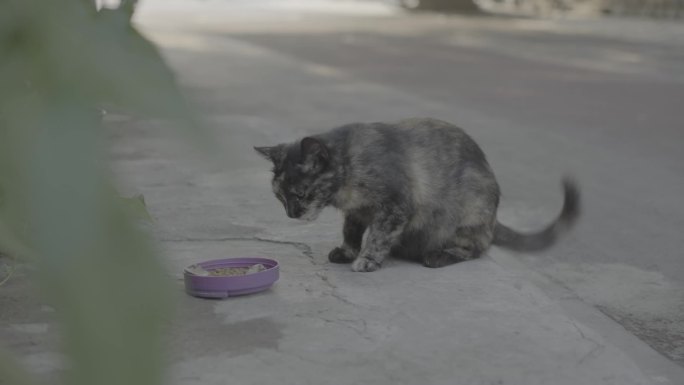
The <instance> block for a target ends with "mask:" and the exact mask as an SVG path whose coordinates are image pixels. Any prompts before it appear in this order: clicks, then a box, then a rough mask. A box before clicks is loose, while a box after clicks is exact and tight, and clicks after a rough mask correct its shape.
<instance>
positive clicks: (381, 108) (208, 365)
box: [112, 31, 684, 385]
mask: <svg viewBox="0 0 684 385" xmlns="http://www.w3.org/2000/svg"><path fill="white" fill-rule="evenodd" d="M148 32H149V33H150V36H152V37H153V39H155V40H156V41H157V42H159V43H160V44H161V46H162V47H163V48H164V52H165V54H166V55H167V57H168V58H169V60H170V63H171V65H172V66H173V67H174V68H175V69H176V71H177V73H178V74H179V76H180V81H181V83H182V84H183V86H184V87H185V88H186V89H187V90H188V91H189V92H190V93H191V94H192V95H193V96H194V98H195V100H197V101H198V102H199V106H200V108H201V109H202V111H203V112H204V113H205V114H206V116H207V118H208V120H209V121H211V122H212V123H213V127H214V131H213V133H214V134H215V141H216V142H217V143H219V144H220V145H221V146H222V148H224V149H225V152H224V154H223V155H224V156H225V159H224V161H225V162H226V163H224V164H223V165H218V166H217V165H215V164H212V165H209V166H208V165H206V164H204V163H202V162H201V161H197V159H194V158H193V157H192V156H187V157H186V156H181V155H180V154H181V153H182V151H181V149H182V148H183V147H179V145H178V143H175V142H174V141H173V140H171V139H169V137H170V132H168V129H167V128H165V127H164V126H163V125H160V124H154V123H152V122H145V121H128V120H125V119H124V120H122V121H119V122H113V123H112V124H113V125H114V126H118V127H115V130H114V132H115V133H117V134H115V135H114V142H115V147H114V154H113V155H114V157H115V159H116V165H117V172H118V174H119V175H121V176H122V180H123V181H124V182H125V184H127V185H128V186H129V187H130V188H131V189H132V190H135V191H138V192H142V193H144V194H145V197H146V200H147V202H148V205H149V208H150V210H151V212H152V214H153V216H154V217H155V218H156V219H157V222H158V229H157V238H158V239H159V241H160V242H161V245H162V247H163V249H164V250H165V257H166V260H167V262H168V265H169V268H170V271H171V274H172V275H176V276H177V278H180V272H181V271H182V269H183V268H184V267H185V266H187V265H189V264H192V263H194V262H198V261H202V260H207V259H212V258H219V257H226V256H245V255H260V256H268V257H273V258H276V259H278V260H279V261H280V262H281V264H282V276H281V280H280V282H279V283H278V284H277V285H276V286H275V287H274V288H273V289H272V290H271V291H269V292H265V293H262V294H259V295H254V296H249V297H243V298H234V299H229V300H225V301H205V300H199V299H195V298H191V297H188V296H185V295H184V294H183V293H182V289H183V288H182V281H181V280H180V279H179V280H178V286H177V289H178V293H179V295H180V296H181V303H180V307H179V314H178V318H177V320H176V322H175V327H174V330H173V333H172V334H171V335H170V336H169V343H170V345H171V347H172V348H171V350H170V357H169V359H170V360H171V362H172V373H171V376H172V378H171V383H177V384H225V383H236V384H260V385H263V384H293V385H294V384H297V385H301V384H317V385H318V384H331V385H332V384H335V385H341V384H407V385H408V384H418V383H422V384H520V385H530V384H553V385H562V384H568V385H579V384H587V385H596V384H620V385H625V384H676V383H681V382H682V380H683V379H684V376H683V375H682V370H681V368H679V367H677V366H676V365H674V364H672V363H670V362H669V361H667V360H665V359H664V358H662V357H661V356H659V355H658V354H657V353H655V352H654V351H652V350H651V349H650V348H648V347H647V346H646V345H644V344H643V343H641V342H639V341H638V340H636V339H635V338H634V337H632V336H631V335H629V334H628V333H626V332H624V331H623V330H622V329H621V328H620V326H618V325H617V324H613V323H612V322H610V321H608V320H607V319H606V318H605V317H602V316H601V315H600V314H596V312H592V310H590V309H589V308H588V307H586V306H585V307H582V305H581V304H579V301H575V302H573V300H574V299H573V298H567V297H564V296H565V295H566V294H563V293H562V292H561V291H554V290H557V289H558V288H555V289H549V288H550V286H549V285H551V286H553V284H551V283H549V282H546V281H544V282H542V283H541V284H542V286H544V285H547V286H545V289H544V291H543V290H542V289H540V287H539V286H538V284H539V283H540V282H541V281H539V282H537V284H534V283H533V282H531V281H530V278H531V275H530V274H531V273H530V272H529V271H526V270H525V269H524V268H521V267H520V266H518V265H516V264H515V262H513V260H512V259H510V258H509V257H507V255H506V254H505V253H503V252H501V251H498V250H492V252H491V253H490V256H487V257H485V258H482V259H480V260H477V261H473V262H468V263H463V264H459V265H455V266H451V267H448V268H444V269H439V270H430V269H425V268H423V267H421V266H418V265H412V264H407V263H400V262H396V261H390V262H389V263H387V264H386V266H385V267H384V268H383V269H381V270H380V271H378V272H375V273H370V274H359V273H353V272H351V271H350V270H349V268H348V266H340V265H332V264H329V263H327V260H326V255H327V252H328V251H329V250H330V249H331V248H333V247H334V246H336V245H337V244H338V242H340V239H341V234H340V229H341V227H340V226H341V222H340V219H339V217H338V215H337V214H336V213H334V212H332V211H331V212H326V213H325V214H324V215H323V216H322V217H321V218H320V219H319V220H318V221H317V222H315V223H313V224H302V223H299V222H296V221H292V220H290V219H288V218H287V217H286V216H285V215H284V212H283V209H282V207H281V206H280V204H279V203H278V202H277V200H276V199H275V198H274V197H273V196H272V193H271V192H270V184H269V172H268V168H269V165H268V164H266V163H265V162H264V161H263V160H262V159H260V158H259V157H258V155H256V154H255V153H253V150H252V148H251V147H252V146H253V145H267V144H273V143H277V142H280V141H284V140H290V139H292V138H295V137H298V136H301V135H304V134H306V133H310V132H314V131H315V130H320V129H322V128H324V127H332V126H334V125H336V124H340V123H344V122H345V121H346V120H347V119H349V117H354V119H357V120H373V119H378V118H383V119H395V118H400V117H404V116H410V115H431V114H435V115H440V113H442V114H443V113H444V111H446V110H447V109H449V108H451V107H450V106H444V105H440V104H436V103H434V102H427V101H425V100H422V99H420V98H417V97H414V96H412V95H408V94H405V93H402V92H399V91H397V90H394V89H390V88H387V87H383V86H379V85H374V84H372V83H368V82H362V81H357V80H354V79H352V78H348V77H346V76H345V75H344V74H341V73H336V72H335V71H333V70H331V69H329V68H327V67H320V66H315V65H307V64H306V63H301V62H297V61H296V60H294V59H292V58H290V57H287V56H283V55H280V54H276V53H274V52H271V51H268V50H264V49H261V48H259V47H256V46H252V45H249V44H246V43H243V42H238V41H235V40H232V39H228V38H224V37H217V36H213V37H212V36H204V35H192V34H185V33H184V34H173V33H169V32H155V31H148ZM284 101H287V102H286V103H285V102H284ZM322 101H325V105H328V106H329V105H335V106H336V108H335V109H334V110H330V109H325V108H320V107H319V106H320V104H319V103H321V102H322ZM481 118H482V119H483V121H485V120H486V117H484V116H483V117H481ZM114 120H116V119H114ZM555 210H557V207H556V206H551V205H549V206H548V207H545V208H544V209H543V210H542V211H543V212H542V213H541V214H539V215H542V216H548V217H549V218H550V217H551V216H552V215H553V213H554V212H555ZM534 279H541V278H539V277H535V278H534ZM549 293H556V294H557V295H555V296H554V295H553V294H549ZM558 293H561V294H558ZM569 303H570V304H571V305H570V306H568V304H569ZM578 314H582V315H583V316H581V317H577V315H578ZM576 317H577V318H582V320H583V321H582V322H580V321H578V319H576ZM596 319H599V321H596ZM592 320H594V321H592ZM606 325H608V326H607V328H608V329H610V330H608V331H607V332H605V330H606Z"/></svg>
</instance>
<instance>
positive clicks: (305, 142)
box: [301, 136, 330, 169]
mask: <svg viewBox="0 0 684 385" xmlns="http://www.w3.org/2000/svg"><path fill="white" fill-rule="evenodd" d="M301 151H302V164H303V165H304V166H307V168H309V169H320V168H322V167H325V166H326V165H327V164H328V161H329V160H330V151H329V150H328V147H327V146H326V145H325V143H323V142H321V141H320V140H319V139H316V138H312V137H310V136H308V137H306V138H304V139H302V143H301Z"/></svg>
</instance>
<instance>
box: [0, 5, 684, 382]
mask: <svg viewBox="0 0 684 385" xmlns="http://www.w3.org/2000/svg"><path fill="white" fill-rule="evenodd" d="M65 4H67V5H64V6H57V5H49V6H48V5H45V4H44V3H42V2H39V1H25V2H21V1H8V2H6V4H4V5H2V6H0V39H1V40H0V53H1V54H2V56H0V60H1V61H2V63H1V64H2V66H1V67H0V75H1V77H0V79H2V81H3V83H2V85H0V88H2V90H0V106H1V107H2V109H0V119H1V120H0V123H2V127H0V129H2V130H3V131H2V135H3V139H0V140H3V143H2V144H0V145H1V146H2V147H0V150H1V151H0V153H2V156H3V158H2V159H3V168H2V169H1V171H2V175H0V176H1V177H2V178H0V187H2V190H0V191H2V192H3V195H0V208H3V210H4V211H3V216H2V220H3V221H2V223H0V224H2V228H0V235H2V237H0V246H1V247H2V249H0V251H2V253H1V254H2V255H0V266H1V268H0V281H2V280H3V277H7V278H8V279H7V280H6V281H5V282H3V284H2V285H1V286H0V322H2V325H0V326H3V328H2V330H0V342H1V343H2V344H3V345H4V347H7V348H9V349H8V351H10V352H12V353H5V356H6V358H7V360H5V365H4V367H3V365H0V369H2V370H3V371H4V372H0V373H5V374H6V375H7V377H5V378H6V379H7V378H10V379H11V380H10V381H9V382H6V383H8V384H11V385H18V384H24V383H25V384H29V383H34V382H33V380H32V379H29V377H30V376H31V375H30V374H27V373H25V372H24V371H22V370H21V369H17V368H18V367H21V366H22V362H23V365H24V366H25V367H28V368H29V369H31V370H28V372H31V371H33V372H36V371H37V372H38V373H43V374H46V373H53V372H54V371H61V370H62V369H64V367H65V365H63V364H60V363H59V362H61V361H60V359H58V358H55V356H54V355H52V353H50V354H44V350H45V349H44V346H46V345H47V346H52V345H51V344H53V343H54V341H53V340H52V339H51V338H52V337H50V338H47V337H43V336H42V334H41V332H40V330H39V331H37V332H36V331H35V330H34V329H31V327H29V329H28V332H27V331H26V330H25V329H22V328H19V329H17V328H16V327H15V326H12V325H15V324H17V323H18V322H21V323H22V324H30V325H43V322H48V321H46V320H52V319H53V317H54V316H53V315H52V311H53V310H52V309H53V305H54V304H56V305H54V306H55V307H57V308H59V307H60V306H61V307H63V308H65V309H67V311H65V312H63V313H61V316H60V317H58V320H59V322H61V324H62V325H67V326H65V327H63V328H62V329H61V330H60V332H61V333H63V337H62V338H63V340H64V341H72V342H71V343H66V344H64V346H65V347H64V349H65V351H66V352H67V353H68V354H70V355H71V356H73V357H74V358H73V362H75V363H77V362H79V360H82V362H83V364H82V365H81V366H79V365H74V366H73V367H74V368H75V369H74V370H72V372H73V373H76V374H73V375H72V377H67V378H68V380H67V383H74V384H76V383H78V384H81V383H82V384H86V383H90V384H92V383H98V384H107V383H112V384H114V383H123V382H128V383H139V384H146V385H149V384H152V383H157V382H159V381H161V380H160V378H161V377H160V376H161V375H160V374H159V373H160V370H161V369H160V368H161V366H162V365H161V358H160V359H159V360H153V361H154V364H153V365H137V366H136V365H135V364H134V363H135V362H139V361H140V360H141V357H153V356H154V357H156V356H159V355H160V354H161V353H159V351H160V349H161V348H160V346H161V340H162V339H163V335H164V333H163V332H162V325H164V324H165V323H166V322H167V321H168V320H169V319H170V318H172V315H171V314H173V313H172V312H171V310H170V309H171V306H170V303H171V302H172V301H170V300H169V298H170V297H171V295H167V294H165V293H167V292H174V291H173V290H168V288H166V289H165V287H166V286H164V285H165V284H166V283H164V282H166V281H167V280H166V279H165V277H166V278H168V277H169V276H171V277H176V273H177V271H179V269H182V267H183V266H184V265H187V261H188V259H187V258H189V257H188V254H191V251H192V250H195V249H191V248H186V249H183V250H184V251H182V252H181V251H178V250H180V249H178V247H180V246H179V245H181V244H183V242H184V240H185V241H188V242H191V241H192V242H198V241H201V240H202V239H205V240H211V239H220V238H221V237H224V238H225V237H227V238H225V240H229V238H230V237H235V238H236V239H241V238H240V237H246V238H248V239H249V237H251V236H253V235H254V234H257V235H259V236H262V235H264V234H265V235H269V236H273V237H276V238H277V239H281V238H288V237H290V238H292V239H295V240H297V241H301V242H304V243H307V244H309V245H312V246H311V247H312V248H313V253H314V255H319V257H320V258H321V259H322V260H323V259H325V258H324V257H323V256H322V255H323V251H322V250H324V249H326V248H329V246H331V245H333V244H334V241H335V239H336V238H335V237H339V235H338V232H339V226H340V222H339V218H338V217H337V216H336V214H335V213H334V212H329V213H326V214H325V215H324V216H323V217H322V219H321V222H320V224H318V225H314V226H315V227H314V228H312V227H306V226H303V225H294V226H293V225H292V223H291V222H289V221H287V218H285V215H284V214H283V213H282V212H281V211H282V209H281V208H280V207H279V206H278V203H277V201H276V200H275V199H274V198H273V197H272V196H271V193H270V191H269V185H268V176H267V174H266V173H265V172H266V171H267V169H268V166H267V165H265V164H263V163H262V162H261V161H260V159H258V157H256V156H255V154H253V150H252V146H255V145H256V146H260V145H272V144H276V143H280V142H285V141H291V140H294V139H295V138H297V137H301V136H303V135H306V134H311V133H316V132H321V131H323V130H327V129H330V128H332V127H335V126H339V125H342V124H345V123H349V122H354V121H392V120H398V119H402V118H407V117H413V116H430V117H435V118H439V119H443V120H447V121H450V122H453V123H455V124H456V125H458V126H460V127H463V128H464V129H465V130H466V131H467V132H468V133H469V134H470V135H471V136H473V137H474V138H475V139H476V141H477V142H478V143H479V144H480V145H481V146H482V148H483V150H484V152H485V153H486V154H487V156H488V159H489V161H490V163H491V165H492V167H493V169H494V172H495V174H496V175H497V178H498V179H499V181H500V184H501V187H502V191H503V198H502V202H501V206H500V214H499V217H500V220H501V221H502V222H504V223H506V224H509V225H511V226H515V227H518V228H521V229H534V228H538V227H539V226H542V225H543V224H544V223H546V222H547V221H548V220H550V219H551V218H553V216H554V215H555V214H556V212H557V210H558V208H559V207H560V204H561V196H560V189H559V181H560V178H561V176H562V175H565V174H570V175H574V176H575V177H576V178H577V180H578V181H579V184H580V187H581V190H582V195H583V200H584V206H583V216H582V218H581V220H580V224H579V225H578V227H577V228H576V229H575V230H574V231H573V232H572V233H571V235H570V236H569V237H568V238H567V239H564V240H563V241H562V242H561V243H560V244H559V245H558V246H557V247H556V248H554V249H552V250H551V251H549V252H548V253H545V254H543V255H508V254H506V255H505V256H501V255H499V254H497V253H498V252H496V251H494V252H492V253H493V258H494V259H495V260H497V261H498V263H501V264H502V265H504V266H509V265H510V266H512V265H515V266H519V267H520V268H523V269H526V271H531V272H532V273H533V274H538V275H539V276H541V277H544V279H546V280H548V281H549V282H552V283H553V285H554V287H560V288H562V290H563V293H564V294H563V295H562V296H561V297H562V298H560V299H559V298H556V297H554V295H555V294H553V293H557V292H554V291H553V290H550V289H548V288H547V289H543V290H544V292H545V293H546V294H547V295H549V296H551V297H552V298H555V299H558V300H562V299H563V298H570V297H571V298H573V299H574V300H577V301H579V302H581V303H583V304H585V305H587V306H588V307H591V308H592V309H594V310H596V311H597V312H598V313H600V314H602V315H603V316H605V317H607V318H608V319H610V320H612V321H613V322H614V323H615V325H616V327H618V328H622V329H624V330H626V331H627V332H628V333H629V334H630V335H632V336H634V337H636V338H637V339H638V340H640V341H641V342H643V343H645V344H646V345H648V346H649V347H650V348H652V349H653V350H654V351H656V352H657V353H658V355H659V357H663V358H665V359H666V360H667V361H668V362H670V363H673V364H674V366H682V365H684V252H682V246H683V241H682V239H683V238H682V234H683V230H684V203H683V202H682V199H683V198H682V197H684V151H683V150H682V146H683V145H684V123H683V122H684V19H683V18H684V1H682V0H397V1H390V0H377V1H376V0H143V1H140V2H138V3H136V2H126V1H124V2H123V3H121V2H119V1H113V0H112V1H103V2H95V3H93V2H90V1H88V0H83V1H75V0H72V1H67V2H65ZM32 7H33V8H32ZM117 7H119V8H118V10H117V9H116V8H117ZM35 10H41V11H40V12H35ZM84 10H85V11H84ZM129 20H130V23H131V24H129ZM169 122H173V124H171V123H169ZM95 126H96V127H98V129H97V130H95V132H96V133H93V131H94V130H92V129H91V128H92V127H95ZM170 127H172V128H173V129H169V128H170ZM177 128H178V129H177ZM181 143H184V144H181ZM190 148H193V149H194V150H191V149H190ZM197 148H200V150H199V151H197ZM198 153H199V154H204V155H206V154H210V155H209V156H208V157H209V158H211V159H212V160H210V161H209V164H211V166H206V159H205V160H204V161H198V160H197V159H198V158H203V159H204V158H206V156H205V157H202V156H200V155H198ZM190 154H193V155H190ZM217 159H218V160H217ZM203 162H204V163H203ZM198 164H202V165H203V166H198ZM93 165H95V166H93ZM138 193H141V194H143V195H144V197H145V198H144V200H143V199H142V198H140V199H138V198H131V197H132V196H133V195H134V194H138ZM93 197H97V198H93ZM13 199H14V200H13ZM145 206H146V207H145ZM147 212H149V213H150V215H151V217H152V218H154V221H155V225H154V229H153V230H150V232H151V234H152V236H151V239H152V241H151V242H150V241H149V239H148V238H146V237H145V236H144V235H145V234H147V230H149V229H148V228H147V227H145V228H144V229H145V230H140V229H139V228H138V227H139V226H137V225H136V224H137V223H138V222H139V220H140V218H141V217H145V218H147V217H148V214H147ZM64 218H69V220H64ZM56 230H58V231H56ZM83 234H87V237H86V236H84V235H83ZM193 237H194V238H193ZM84 239H88V241H84ZM314 239H315V240H314ZM320 239H327V240H326V241H321V240H320ZM91 240H95V241H91ZM309 240H311V241H309ZM317 242H318V243H317ZM326 242H327V243H326ZM195 244H197V243H195ZM169 245H170V246H169ZM183 247H185V246H183ZM245 247H247V246H245ZM298 247H299V246H298ZM247 249H249V248H248V247H247ZM93 250H98V251H97V252H95V253H93ZM101 250H108V251H107V252H106V253H105V252H102V253H100V251H101ZM169 250H171V251H169ZM309 252H311V250H309ZM93 254H98V255H99V254H102V255H101V256H100V257H99V258H95V260H96V261H95V262H92V261H93V258H91V256H92V255H93ZM121 255H129V256H131V257H130V258H127V259H125V261H126V262H125V263H123V264H122V263H121ZM195 257H196V256H195ZM314 258H318V257H314ZM88 261H90V262H88ZM114 261H116V262H114ZM141 261H147V262H141ZM60 266H61V267H60ZM65 266H71V268H67V267H65ZM103 268H105V269H107V270H106V271H107V272H108V273H106V274H103V273H102V272H103V270H102V269H103ZM131 271H136V272H138V273H136V274H133V277H131V276H130V273H131ZM47 272H49V274H46V273H47ZM161 272H165V274H161ZM10 274H12V276H11V277H10V276H9V275H10ZM84 274H97V275H96V276H97V277H99V278H101V279H93V280H92V281H87V282H82V283H81V284H79V285H80V286H79V285H75V284H73V282H75V281H78V282H81V281H80V279H81V278H78V277H83V275H84ZM117 274H122V275H124V274H125V276H127V277H129V278H127V279H126V280H127V285H124V286H126V287H128V290H127V291H126V290H122V291H111V290H112V289H111V288H112V287H120V286H121V285H120V277H121V275H117ZM106 277H109V278H107V279H105V278H106ZM136 277H137V278H136ZM149 277H156V278H149ZM32 282H33V283H32ZM167 283H168V282H167ZM542 286H543V285H542ZM35 288H38V289H37V292H41V293H43V295H42V296H41V295H34V294H35V293H34V291H33V290H34V289H35ZM139 293H148V294H147V295H143V296H140V295H139ZM37 298H48V299H49V300H46V301H47V302H44V300H43V299H37ZM102 298H108V299H107V300H106V301H103V299H102ZM131 298H136V300H135V301H133V302H131ZM160 298H161V299H160ZM48 302H49V303H51V304H53V305H49V306H48V305H47V303H48ZM27 304H32V305H27ZM181 304H184V302H182V301H181ZM34 305H35V306H34ZM182 306H183V305H181V307H182ZM121 309H128V310H129V311H130V310H131V309H147V311H146V312H141V313H140V314H141V315H140V317H138V319H135V320H131V319H127V318H126V317H125V316H124V314H127V313H126V311H122V310H121ZM134 313H135V314H138V312H137V310H136V311H134ZM36 320H38V321H36ZM106 320H109V321H106ZM126 320H127V321H126ZM50 322H51V321H50ZM92 324H98V325H102V324H105V325H108V326H107V327H106V328H105V329H106V330H108V331H109V332H110V333H109V336H110V337H109V338H99V337H94V336H101V334H102V333H101V332H98V331H97V330H89V328H88V327H87V326H88V325H92ZM68 325H72V326H68ZM121 325H123V326H121ZM141 325H142V326H141ZM33 328H38V329H41V326H34V327H33ZM41 330H42V329H41ZM195 331H196V330H195ZM88 333H91V334H88ZM131 333H132V334H131ZM121 335H129V336H132V337H130V339H123V340H121V339H120V336H121ZM85 341H89V342H85ZM117 341H118V342H117ZM127 342H130V343H131V344H130V345H128V344H127ZM185 342H187V341H185ZM112 344H114V346H117V348H116V349H111V348H109V347H111V346H112ZM117 344H118V345H117ZM141 346H142V347H145V348H144V349H143V350H141V353H140V354H139V355H133V356H130V355H129V353H130V351H131V349H133V350H135V349H138V348H140V347H141ZM141 349H142V348H141ZM105 351H106V352H108V353H106V354H105V353H103V355H98V354H97V353H96V352H105ZM592 354H594V353H592ZM127 355H129V357H128V358H126V359H123V361H121V359H122V357H125V356H127ZM11 357H14V358H11ZM26 357H29V358H26ZM96 357H100V358H101V359H99V360H98V359H97V358H96ZM15 360H16V361H19V363H13V364H10V362H11V361H15ZM157 361H159V362H157ZM107 362H108V363H107ZM116 362H118V363H119V364H116V365H114V364H113V363H116ZM36 368H38V370H35V369H36ZM78 368H80V371H79V369H78ZM78 373H80V374H78ZM84 373H85V374H84ZM103 373H109V375H103ZM126 373H128V374H126ZM670 373H680V372H679V371H677V370H675V371H673V372H670ZM10 374H11V377H10ZM673 376H676V375H673ZM46 378H50V375H47V376H46ZM663 378H665V380H663V382H662V383H680V382H677V381H679V380H681V381H684V378H674V377H668V378H666V377H663ZM96 379H97V381H99V382H93V381H94V380H96ZM141 379H143V380H141ZM667 381H669V382H667ZM0 383H2V384H4V382H3V379H2V377H0ZM654 383H657V381H655V382H654Z"/></svg>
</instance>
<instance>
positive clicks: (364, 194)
mask: <svg viewBox="0 0 684 385" xmlns="http://www.w3.org/2000/svg"><path fill="white" fill-rule="evenodd" d="M254 149H255V150H256V151H257V152H258V153H259V154H261V155H262V156H264V157H265V158H267V159H268V160H270V161H271V162H272V163H273V170H272V171H273V179H272V183H271V184H272V188H273V193H274V194H275V196H276V197H277V198H278V199H279V200H280V202H281V203H282V204H283V206H284V207H285V212H286V214H287V215H288V216H289V217H290V218H299V219H303V220H314V219H316V218H317V217H318V214H319V213H320V212H321V211H322V210H323V208H325V207H327V206H333V207H335V208H337V209H339V210H340V211H342V212H343V213H344V226H343V230H342V233H343V238H344V241H343V243H342V245H341V246H340V247H337V248H335V249H333V250H332V251H331V252H330V253H329V255H328V259H329V260H330V262H333V263H351V264H352V265H351V268H352V270H354V271H362V272H369V271H374V270H377V269H378V268H380V266H381V265H382V262H383V260H385V258H387V257H388V256H390V255H391V256H394V257H398V258H404V259H411V260H415V261H419V262H421V263H422V264H423V265H425V266H427V267H432V268H438V267H443V266H447V265H451V264H453V263H457V262H461V261H466V260H471V259H474V258H477V257H479V256H480V255H481V254H482V253H483V252H484V251H486V250H487V249H488V248H489V246H490V245H492V244H494V245H498V246H502V247H506V248H508V249H512V250H516V251H539V250H544V249H546V248H548V247H550V246H552V245H553V244H554V243H555V240H556V239H557V237H558V235H559V234H561V233H563V232H566V231H567V230H569V229H570V228H571V226H572V225H573V224H574V223H575V222H576V219H577V217H578V216H579V211H580V210H579V189H578V187H577V185H576V183H575V182H574V181H573V180H572V179H570V178H565V179H564V180H563V188H564V194H565V197H564V204H563V208H562V210H561V213H560V215H559V216H558V218H557V219H556V220H555V221H554V222H553V223H552V224H550V225H548V226H547V227H546V228H545V229H543V230H541V231H539V232H536V233H533V234H522V233H520V232H518V231H515V230H513V229H511V228H509V227H507V226H505V225H503V224H501V223H499V222H498V221H497V219H496V213H497V208H498V205H499V196H500V192H499V185H498V183H497V181H496V179H495V177H494V173H493V172H492V169H491V167H490V166H489V164H488V163H487V160H486V158H485V155H484V153H483V152H482V150H481V149H480V147H479V146H478V145H477V144H476V143H475V141H474V140H473V139H472V138H471V137H470V136H468V134H466V133H465V132H464V131H463V130H462V129H460V128H458V127H457V126H455V125H453V124H450V123H448V122H444V121H441V120H437V119H431V118H413V119H406V120H402V121H399V122H395V123H353V124H348V125H344V126H341V127H338V128H335V129H333V130H331V131H329V132H327V133H323V134H320V135H314V136H308V137H305V138H303V139H301V140H298V141H297V142H295V143H288V144H279V145H276V146H269V147H254ZM364 234H365V239H364Z"/></svg>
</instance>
